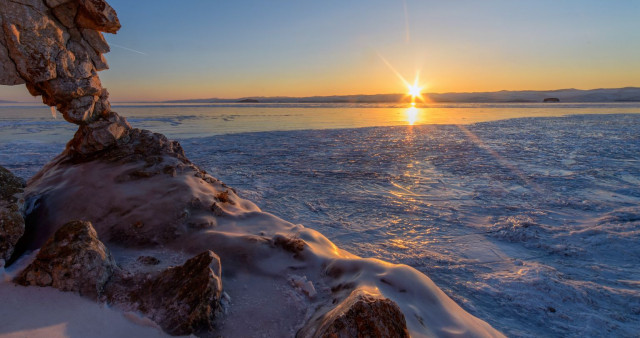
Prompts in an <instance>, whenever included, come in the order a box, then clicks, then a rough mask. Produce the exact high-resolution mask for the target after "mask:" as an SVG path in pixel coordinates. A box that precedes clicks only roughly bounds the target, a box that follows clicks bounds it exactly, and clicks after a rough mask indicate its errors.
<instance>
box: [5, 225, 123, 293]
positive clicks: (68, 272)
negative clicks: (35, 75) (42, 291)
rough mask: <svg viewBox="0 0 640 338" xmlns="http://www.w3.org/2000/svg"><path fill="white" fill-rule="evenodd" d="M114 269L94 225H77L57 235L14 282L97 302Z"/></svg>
mask: <svg viewBox="0 0 640 338" xmlns="http://www.w3.org/2000/svg"><path fill="white" fill-rule="evenodd" d="M114 269H116V263H115V261H114V259H113V257H112V256H111V253H110V252H109V250H108V249H107V248H106V247H105V246H104V244H103V243H102V242H100V240H99V239H98V235H97V234H96V231H95V230H94V229H93V227H92V226H91V223H89V222H83V221H74V222H69V223H67V224H65V225H64V226H62V227H61V228H60V229H58V231H56V233H55V234H54V236H52V237H51V238H50V239H49V240H48V241H47V243H45V244H44V245H43V246H42V249H40V252H38V255H37V256H36V259H35V261H33V262H32V263H31V264H30V265H29V266H27V268H25V269H24V270H23V271H22V272H21V273H20V274H19V275H18V276H17V277H16V279H15V281H16V283H18V284H21V285H37V286H51V287H54V288H56V289H60V290H62V291H73V292H78V293H79V294H80V295H82V296H85V297H88V298H92V299H98V297H100V296H101V295H102V293H103V291H104V286H105V284H106V283H107V281H108V280H109V278H110V277H111V275H112V274H113V272H114Z"/></svg>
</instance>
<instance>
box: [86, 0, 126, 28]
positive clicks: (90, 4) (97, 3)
mask: <svg viewBox="0 0 640 338" xmlns="http://www.w3.org/2000/svg"><path fill="white" fill-rule="evenodd" d="M78 3H79V4H80V7H79V8H78V15H77V16H76V24H77V25H78V27H82V28H89V29H93V30H97V31H101V32H106V33H115V32H117V31H118V30H119V29H120V21H119V20H118V16H117V15H116V11H115V10H114V9H113V8H111V6H109V4H108V3H107V2H106V1H103V0H78Z"/></svg>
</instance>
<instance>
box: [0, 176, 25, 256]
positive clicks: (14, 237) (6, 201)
mask: <svg viewBox="0 0 640 338" xmlns="http://www.w3.org/2000/svg"><path fill="white" fill-rule="evenodd" d="M23 188H24V181H23V180H22V179H21V178H19V177H16V176H14V175H13V174H12V173H11V172H10V171H9V170H7V169H5V168H3V167H0V261H2V260H5V261H7V260H9V258H11V255H12V254H13V250H14V248H15V245H16V243H18V240H19V239H20V238H21V237H22V235H23V234H24V218H23V217H22V212H21V211H20V206H19V198H18V197H17V196H19V195H20V194H22V192H23ZM2 265H3V264H0V266H2Z"/></svg>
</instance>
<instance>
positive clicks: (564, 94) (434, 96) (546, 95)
mask: <svg viewBox="0 0 640 338" xmlns="http://www.w3.org/2000/svg"><path fill="white" fill-rule="evenodd" d="M423 96H424V97H425V98H426V100H427V101H428V102H436V103H446V102H451V103H499V102H505V103H507V102H512V103H513V102H543V101H544V100H545V99H550V98H556V99H558V101H559V102H640V88H638V87H625V88H601V89H590V90H580V89H558V90H540V91H539V90H521V91H509V90H502V91H499V92H474V93H423ZM407 101H409V97H407V96H406V95H405V94H377V95H336V96H310V97H286V96H278V97H259V96H251V97H241V98H237V99H218V98H210V99H192V100H173V101H164V102H165V103H236V102H238V103H395V102H407ZM548 101H549V100H548ZM551 101H555V100H551ZM0 102H1V101H0Z"/></svg>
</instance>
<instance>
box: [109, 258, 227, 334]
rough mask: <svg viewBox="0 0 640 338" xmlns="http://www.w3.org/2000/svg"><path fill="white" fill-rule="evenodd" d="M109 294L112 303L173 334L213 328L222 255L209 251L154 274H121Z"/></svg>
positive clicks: (220, 292) (220, 287)
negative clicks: (147, 318)
mask: <svg viewBox="0 0 640 338" xmlns="http://www.w3.org/2000/svg"><path fill="white" fill-rule="evenodd" d="M107 294H108V296H107V299H108V300H109V301H110V302H112V303H114V304H116V305H118V306H120V307H123V308H125V309H128V310H133V311H139V312H141V313H143V314H144V315H145V316H147V317H149V318H150V319H152V320H153V321H154V322H156V323H158V324H159V325H160V326H161V327H162V328H163V329H164V330H165V331H166V332H168V333H170V334H173V335H188V334H191V333H195V332H199V331H203V330H204V331H210V330H212V329H213V322H214V319H215V317H216V315H217V314H218V313H220V311H221V307H220V298H221V295H222V279H221V265H220V258H219V257H218V256H217V255H216V254H215V253H213V252H212V251H206V252H203V253H201V254H199V255H197V256H195V257H193V258H191V259H189V260H188V261H186V262H185V263H184V264H183V265H181V266H177V267H171V268H168V269H166V270H164V271H162V272H160V273H159V274H155V275H153V276H152V277H148V278H147V277H146V274H138V275H132V276H126V275H121V276H118V277H117V278H115V279H114V280H113V281H112V282H111V283H110V284H109V286H108V288H107Z"/></svg>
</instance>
